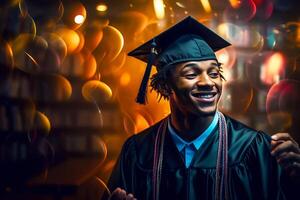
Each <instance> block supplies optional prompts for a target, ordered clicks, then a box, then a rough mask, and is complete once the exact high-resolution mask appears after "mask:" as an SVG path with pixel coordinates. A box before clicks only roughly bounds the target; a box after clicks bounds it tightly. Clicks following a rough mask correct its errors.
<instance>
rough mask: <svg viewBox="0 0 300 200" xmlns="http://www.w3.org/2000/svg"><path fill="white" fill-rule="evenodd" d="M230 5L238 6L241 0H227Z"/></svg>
mask: <svg viewBox="0 0 300 200" xmlns="http://www.w3.org/2000/svg"><path fill="white" fill-rule="evenodd" d="M229 3H230V5H231V7H233V8H239V7H240V6H241V0H229Z"/></svg>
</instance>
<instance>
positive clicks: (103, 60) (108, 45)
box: [94, 26, 124, 67]
mask: <svg viewBox="0 0 300 200" xmlns="http://www.w3.org/2000/svg"><path fill="white" fill-rule="evenodd" d="M123 46H124V39H123V35H122V34H121V32H120V31H119V30H118V29H116V28H115V27H113V26H106V27H104V29H103V39H102V40H101V42H100V44H99V45H98V47H97V48H96V49H95V51H94V54H95V57H96V60H97V63H98V64H99V67H106V66H108V65H109V63H111V62H112V61H113V60H114V59H116V58H117V56H118V55H119V54H120V52H121V50H122V48H123Z"/></svg>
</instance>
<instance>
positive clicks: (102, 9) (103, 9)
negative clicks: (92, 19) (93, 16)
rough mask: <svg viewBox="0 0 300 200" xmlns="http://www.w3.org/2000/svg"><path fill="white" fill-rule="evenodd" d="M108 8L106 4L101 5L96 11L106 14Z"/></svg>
mask: <svg viewBox="0 0 300 200" xmlns="http://www.w3.org/2000/svg"><path fill="white" fill-rule="evenodd" d="M107 9H108V7H107V5H105V4H99V5H97V6H96V10H97V11H99V12H105V11H107Z"/></svg>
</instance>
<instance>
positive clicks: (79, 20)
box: [74, 15, 85, 24]
mask: <svg viewBox="0 0 300 200" xmlns="http://www.w3.org/2000/svg"><path fill="white" fill-rule="evenodd" d="M84 20H85V19H84V16H82V15H76V16H75V18H74V22H75V23H76V24H82V23H83V22H84Z"/></svg>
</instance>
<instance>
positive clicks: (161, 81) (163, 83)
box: [150, 62, 226, 101]
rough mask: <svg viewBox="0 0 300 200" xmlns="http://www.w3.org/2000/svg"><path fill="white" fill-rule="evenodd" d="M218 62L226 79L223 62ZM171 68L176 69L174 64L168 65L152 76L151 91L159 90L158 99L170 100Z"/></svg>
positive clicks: (221, 73) (222, 77)
mask: <svg viewBox="0 0 300 200" xmlns="http://www.w3.org/2000/svg"><path fill="white" fill-rule="evenodd" d="M217 63H218V67H219V71H220V76H221V79H222V80H225V81H226V79H225V78H224V76H223V67H222V65H223V64H222V63H219V62H217ZM171 69H174V66H173V67H172V66H168V67H167V68H166V69H165V68H163V69H160V70H158V72H157V73H156V74H153V75H152V77H151V82H150V86H151V91H152V90H155V91H156V92H157V95H158V101H160V100H161V99H162V98H163V99H165V100H169V98H170V95H171V93H172V89H171V84H170V79H169V77H171V76H170V75H171V73H170V72H171Z"/></svg>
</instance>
